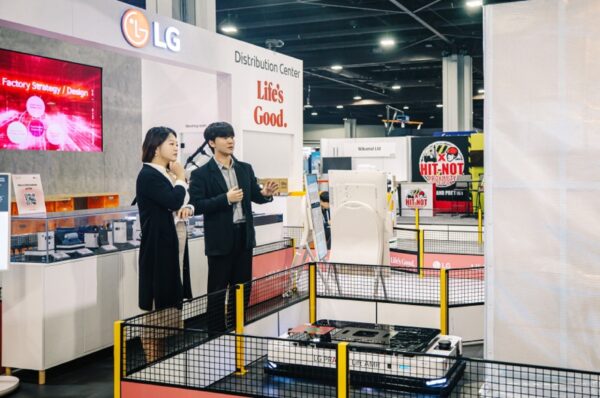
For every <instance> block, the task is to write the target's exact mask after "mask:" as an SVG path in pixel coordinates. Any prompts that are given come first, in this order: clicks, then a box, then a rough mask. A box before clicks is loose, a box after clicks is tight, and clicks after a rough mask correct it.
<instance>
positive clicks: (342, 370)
mask: <svg viewBox="0 0 600 398" xmlns="http://www.w3.org/2000/svg"><path fill="white" fill-rule="evenodd" d="M336 364H337V398H346V397H348V375H349V369H348V343H338V345H337V361H336Z"/></svg>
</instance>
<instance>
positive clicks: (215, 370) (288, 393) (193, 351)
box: [122, 325, 336, 398]
mask: <svg viewBox="0 0 600 398" xmlns="http://www.w3.org/2000/svg"><path fill="white" fill-rule="evenodd" d="M135 328H145V329H148V328H150V329H154V330H153V331H152V332H148V331H145V332H141V331H137V332H134V333H132V330H133V329H135ZM123 331H124V340H125V350H123V362H124V363H127V364H128V367H127V371H126V373H125V375H124V376H123V378H122V379H123V380H130V381H136V382H149V383H161V384H166V385H170V386H175V387H183V388H189V389H199V390H207V391H213V392H221V393H229V394H239V395H242V396H257V397H294V398H296V397H302V396H311V397H334V396H335V395H336V387H335V384H334V383H335V374H334V373H332V371H333V372H334V371H335V364H336V351H335V346H334V345H332V344H327V343H318V344H315V343H312V344H310V345H309V344H303V345H299V343H298V342H292V341H289V340H283V339H276V338H264V337H252V336H241V335H234V334H222V335H218V336H210V335H207V333H206V332H202V331H198V330H189V329H188V330H159V329H157V328H153V327H145V326H138V325H124V327H123ZM132 334H142V335H143V336H144V338H145V339H147V338H148V336H153V337H154V338H157V339H162V340H163V341H162V343H163V345H164V347H165V351H164V352H161V354H160V355H159V357H158V359H156V360H154V361H152V362H149V361H146V365H142V366H137V367H135V366H132V365H130V364H134V363H139V362H144V357H145V356H146V354H145V353H144V351H143V349H140V346H141V345H142V344H141V343H140V342H139V341H137V340H139V339H138V338H131V337H130V336H131V335H132ZM143 345H144V346H145V347H147V345H148V342H147V341H145V342H144V343H143ZM315 363H317V364H319V366H316V367H315V366H312V365H314V364H315Z"/></svg>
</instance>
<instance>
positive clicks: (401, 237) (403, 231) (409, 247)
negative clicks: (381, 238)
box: [390, 228, 419, 253]
mask: <svg viewBox="0 0 600 398" xmlns="http://www.w3.org/2000/svg"><path fill="white" fill-rule="evenodd" d="M390 249H392V250H399V251H406V252H411V253H416V252H418V251H419V230H418V229H410V228H394V241H393V242H390Z"/></svg>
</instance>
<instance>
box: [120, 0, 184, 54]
mask: <svg viewBox="0 0 600 398" xmlns="http://www.w3.org/2000/svg"><path fill="white" fill-rule="evenodd" d="M121 31H122V32H123V37H125V40H127V42H128V43H129V44H131V45H132V46H133V47H136V48H142V47H145V46H146V45H147V44H148V42H149V41H150V37H151V36H152V44H153V45H154V47H158V48H164V49H169V50H171V51H173V52H179V51H180V50H181V41H180V40H179V29H177V28H175V27H173V26H169V27H168V28H167V29H165V31H164V33H163V32H161V29H160V24H159V23H158V22H156V21H153V22H152V28H150V23H149V22H148V19H147V18H146V16H145V15H144V14H143V13H142V12H141V11H139V10H136V9H129V10H127V11H125V13H124V14H123V17H122V18H121Z"/></svg>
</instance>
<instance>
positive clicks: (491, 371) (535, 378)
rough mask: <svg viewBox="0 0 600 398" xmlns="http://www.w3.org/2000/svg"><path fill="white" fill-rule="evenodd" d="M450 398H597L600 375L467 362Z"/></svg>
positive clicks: (483, 361)
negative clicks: (462, 375)
mask: <svg viewBox="0 0 600 398" xmlns="http://www.w3.org/2000/svg"><path fill="white" fill-rule="evenodd" d="M465 362H466V368H465V374H464V377H463V378H462V380H461V381H460V382H459V384H458V385H457V386H456V387H455V388H454V390H453V392H452V395H451V396H453V397H507V398H508V397H510V398H513V397H514V398H516V397H548V398H559V397H579V398H587V397H598V396H600V389H599V383H600V374H599V373H592V372H584V371H576V370H567V369H555V368H546V367H539V366H533V365H523V364H510V363H502V362H493V361H485V360H477V359H468V360H466V361H465Z"/></svg>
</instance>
